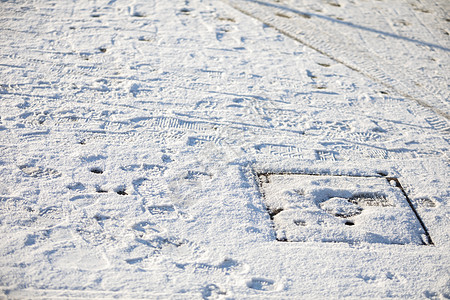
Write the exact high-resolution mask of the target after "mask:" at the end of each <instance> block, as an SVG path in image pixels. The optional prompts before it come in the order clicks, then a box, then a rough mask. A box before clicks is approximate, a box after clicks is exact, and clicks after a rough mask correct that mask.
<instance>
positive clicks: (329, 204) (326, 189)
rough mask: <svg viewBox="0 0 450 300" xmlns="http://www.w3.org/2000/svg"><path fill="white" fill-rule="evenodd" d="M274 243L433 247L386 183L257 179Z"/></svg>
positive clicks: (404, 199)
mask: <svg viewBox="0 0 450 300" xmlns="http://www.w3.org/2000/svg"><path fill="white" fill-rule="evenodd" d="M258 178H259V181H260V188H261V192H262V194H263V196H264V198H265V204H266V206H267V210H268V212H269V214H270V218H271V219H272V221H273V225H274V228H275V232H276V237H277V240H278V241H284V242H306V241H312V242H347V243H359V242H366V243H383V244H416V245H430V244H433V242H432V240H431V237H430V235H429V233H428V231H427V229H426V227H425V225H424V223H423V221H422V220H421V219H420V216H419V215H418V213H417V211H416V210H415V209H414V207H413V206H412V204H411V201H410V200H409V198H408V196H407V194H406V193H405V191H404V190H403V188H402V186H401V185H400V182H399V181H398V180H397V179H396V178H392V177H375V176H364V177H363V176H358V177H357V176H333V175H309V174H271V173H264V174H258Z"/></svg>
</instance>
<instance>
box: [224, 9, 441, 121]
mask: <svg viewBox="0 0 450 300" xmlns="http://www.w3.org/2000/svg"><path fill="white" fill-rule="evenodd" d="M222 1H224V2H226V3H227V4H229V5H230V6H231V7H233V8H235V9H236V10H238V11H240V12H241V13H243V14H245V15H248V16H250V17H252V18H254V19H257V20H259V21H260V22H262V23H264V24H265V25H267V26H269V27H272V28H274V29H276V30H277V31H279V32H280V33H282V34H284V35H285V36H287V37H289V38H291V39H293V40H295V41H297V42H299V43H301V44H303V45H305V46H307V47H309V48H311V49H313V50H315V51H317V52H319V53H321V54H323V55H325V56H327V57H328V58H330V59H332V60H334V61H336V62H338V63H340V64H343V65H345V66H346V67H348V68H350V69H352V70H354V71H356V72H358V73H360V74H362V75H364V76H365V77H368V78H370V79H371V80H374V81H375V82H378V83H380V84H382V85H384V86H385V87H387V88H388V89H389V90H392V91H395V92H396V93H398V94H400V95H401V96H403V97H405V98H407V99H410V100H413V101H415V102H417V103H419V104H420V105H422V106H424V107H426V108H428V109H430V110H432V111H434V112H435V113H436V114H438V115H440V116H442V117H445V118H446V119H449V118H450V115H449V113H448V112H446V107H447V106H448V104H447V100H446V96H445V95H446V93H445V92H444V91H441V90H440V89H439V88H438V87H436V86H432V87H430V86H429V85H428V84H425V85H422V84H420V83H417V84H411V83H414V82H415V80H413V78H412V77H411V76H409V75H408V73H407V71H408V70H406V71H402V70H398V69H397V68H395V66H394V65H391V64H390V63H389V62H385V61H383V62H380V59H379V57H376V56H374V55H371V53H370V52H368V50H367V49H366V48H363V47H361V46H359V45H358V44H357V43H354V42H353V43H351V42H348V41H346V40H340V41H339V44H337V43H336V42H335V40H336V31H335V30H336V29H335V30H333V29H332V28H331V26H326V27H327V28H328V29H331V30H329V31H330V32H331V34H330V33H328V32H326V31H325V30H322V29H320V28H319V26H316V25H314V23H313V22H312V21H311V19H312V17H318V18H323V19H329V21H331V20H332V19H331V18H329V17H324V16H321V15H317V14H307V13H303V12H300V11H298V10H295V9H292V8H289V7H286V6H281V5H278V4H272V3H268V2H263V1H256V0H255V1H240V0H222ZM286 12H289V13H290V15H287V14H286ZM291 15H292V16H291ZM286 16H289V18H287V17H286ZM294 21H295V22H294ZM333 21H336V22H338V23H339V20H333ZM340 23H344V24H345V22H340ZM294 24H298V25H294ZM350 24H351V23H350ZM321 25H323V24H321ZM325 25H326V24H325ZM356 26H357V25H356ZM391 35H392V36H394V35H393V34H391ZM399 38H401V39H406V40H407V41H410V42H414V41H415V40H412V39H408V38H403V37H399ZM416 42H417V41H416ZM425 46H428V47H432V46H433V45H432V44H429V45H428V44H425ZM434 46H435V47H438V48H435V50H439V51H444V55H446V52H445V51H448V49H447V48H444V47H441V46H439V45H434ZM348 49H352V51H348ZM390 70H395V71H394V72H393V71H390ZM414 75H416V74H414ZM421 81H422V82H425V83H426V82H427V81H426V80H421ZM436 94H437V96H438V97H437V98H438V99H436Z"/></svg>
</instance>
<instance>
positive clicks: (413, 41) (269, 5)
mask: <svg viewBox="0 0 450 300" xmlns="http://www.w3.org/2000/svg"><path fill="white" fill-rule="evenodd" d="M245 1H247V2H253V3H257V4H260V5H264V6H268V7H272V8H278V9H282V10H285V11H290V12H292V13H295V14H298V15H300V16H304V17H316V18H319V19H322V20H326V21H329V22H332V23H338V24H341V25H345V26H349V27H353V28H356V29H361V30H364V31H368V32H373V33H377V34H381V35H384V36H387V37H391V38H395V39H399V40H403V41H406V42H411V43H415V44H419V45H423V46H428V47H430V48H434V49H440V50H443V51H446V52H450V49H449V48H446V47H443V46H440V45H436V44H432V43H428V42H424V41H420V40H416V39H412V38H408V37H404V36H401V35H398V34H394V33H391V32H386V31H382V30H378V29H374V28H370V27H366V26H362V25H358V24H354V23H351V22H346V21H342V20H337V19H334V18H331V17H327V16H323V15H319V14H315V13H309V12H308V13H307V12H302V11H299V10H297V9H294V8H290V7H287V6H282V5H279V4H273V3H267V2H264V1H260V0H245Z"/></svg>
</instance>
